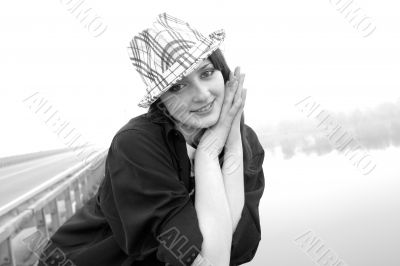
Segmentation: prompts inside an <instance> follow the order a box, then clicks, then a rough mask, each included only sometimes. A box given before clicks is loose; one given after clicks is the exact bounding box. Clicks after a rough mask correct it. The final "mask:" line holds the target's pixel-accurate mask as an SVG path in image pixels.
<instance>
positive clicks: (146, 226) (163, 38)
mask: <svg viewBox="0 0 400 266" xmlns="http://www.w3.org/2000/svg"><path fill="white" fill-rule="evenodd" d="M224 37H225V33H224V31H223V30H219V31H216V32H214V33H212V34H210V35H209V37H205V36H203V35H202V34H201V33H199V32H198V31H197V30H195V29H194V28H192V27H191V26H190V25H189V24H188V23H186V22H184V21H182V20H180V19H178V18H175V17H173V16H171V15H169V14H166V13H162V14H160V15H158V17H157V20H156V22H155V23H154V24H153V28H149V29H146V30H144V31H142V32H141V33H139V34H138V35H136V36H135V37H134V38H133V40H132V41H131V43H130V47H129V53H130V59H131V60H132V63H133V65H134V66H135V67H136V70H137V71H138V73H139V74H140V76H141V78H142V79H143V81H144V82H145V84H146V86H147V88H146V94H145V96H144V97H143V98H142V99H141V101H140V102H139V106H141V107H150V108H149V110H148V112H147V113H145V114H142V115H139V116H137V117H135V118H133V119H131V120H130V121H129V122H128V123H127V124H126V125H124V126H123V127H122V128H121V129H120V130H119V131H118V132H117V134H116V135H115V136H114V138H113V140H112V143H111V146H110V149H109V151H108V155H107V160H106V172H105V178H104V180H103V182H102V184H101V186H100V188H99V190H98V193H97V194H96V195H95V197H93V198H92V199H90V200H89V201H88V202H87V203H86V204H85V205H84V207H83V208H82V209H80V210H78V211H77V213H76V214H75V215H74V216H73V217H71V218H70V219H69V220H68V221H67V222H66V223H65V224H64V225H63V226H61V227H60V228H59V230H57V232H56V233H55V234H54V235H53V236H52V237H51V239H50V241H49V243H48V245H47V246H46V248H45V249H44V251H43V253H42V256H41V259H40V263H39V265H69V264H70V265H104V266H106V265H107V266H109V265H150V266H152V265H174V266H175V265H214V266H227V265H239V264H243V263H245V262H248V261H250V260H252V258H253V257H254V255H255V252H256V250H257V247H258V244H259V241H260V239H261V228H260V219H259V212H258V205H259V201H260V199H261V196H262V194H263V191H264V174H263V169H262V163H263V160H264V150H263V148H262V146H261V145H260V142H259V141H258V138H257V135H256V134H255V132H254V131H253V130H252V129H251V128H250V127H249V126H248V125H246V124H245V123H244V116H243V106H244V102H245V97H246V90H245V89H243V81H244V75H243V74H240V69H239V68H236V70H235V72H234V73H232V72H231V71H230V70H229V67H228V66H227V64H226V62H225V59H224V57H223V55H222V53H221V51H220V49H219V45H220V44H221V43H222V41H223V39H224Z"/></svg>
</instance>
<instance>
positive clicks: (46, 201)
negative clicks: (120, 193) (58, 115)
mask: <svg viewBox="0 0 400 266" xmlns="http://www.w3.org/2000/svg"><path fill="white" fill-rule="evenodd" d="M80 150H83V147H79V148H75V149H74V150H72V149H59V150H51V151H42V152H36V153H30V154H23V155H17V156H11V157H7V158H0V182H1V187H0V266H16V265H36V264H37V262H38V259H39V254H40V250H41V248H43V247H44V244H45V242H47V239H49V237H50V236H51V235H52V234H53V233H54V232H55V231H56V230H57V229H58V228H59V227H60V225H62V224H63V223H64V222H65V221H66V220H67V219H69V218H70V217H71V216H72V215H73V214H74V213H75V211H76V210H77V209H79V208H80V207H81V206H83V204H84V203H85V202H86V201H87V200H89V199H90V198H91V197H92V196H93V195H94V194H95V193H96V191H97V189H98V186H99V184H100V182H101V180H102V178H103V177H104V165H105V158H106V154H107V150H100V151H97V150H96V151H95V152H93V153H91V154H90V156H89V155H88V156H87V157H86V158H85V160H82V157H79V156H77V154H78V153H79V151H80Z"/></svg>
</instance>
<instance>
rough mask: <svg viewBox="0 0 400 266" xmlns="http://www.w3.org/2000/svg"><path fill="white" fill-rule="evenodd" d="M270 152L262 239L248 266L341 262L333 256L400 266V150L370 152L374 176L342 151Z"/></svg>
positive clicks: (367, 265) (373, 265)
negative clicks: (288, 154) (319, 153)
mask: <svg viewBox="0 0 400 266" xmlns="http://www.w3.org/2000/svg"><path fill="white" fill-rule="evenodd" d="M265 152H266V154H265V160H264V165H263V169H264V175H265V183H266V184H265V191H264V195H263V197H262V199H261V202H260V218H261V229H262V239H261V242H260V245H259V248H258V251H257V254H256V256H255V258H254V259H253V261H252V262H250V263H248V264H246V265H254V266H256V265H257V266H262V265H263V266H264V265H271V266H294V265H296V266H303V265H304V266H309V265H336V264H334V263H331V262H327V258H326V257H327V256H328V255H327V254H330V255H332V257H334V258H333V259H332V260H333V261H336V262H337V263H338V264H337V265H338V266H343V265H354V266H399V265H400V242H399V241H400V227H399V225H400V193H399V192H400V160H399V158H400V149H399V148H394V147H390V148H387V149H385V150H369V151H367V152H368V154H370V155H371V158H373V160H374V162H375V163H376V168H375V169H374V170H373V171H372V172H371V173H370V174H368V175H363V174H362V172H361V171H360V170H359V169H358V168H357V167H355V166H353V162H352V161H350V160H349V159H348V158H347V157H345V156H344V155H343V154H339V153H337V152H336V151H334V152H331V153H329V154H326V155H323V156H317V155H310V156H307V155H303V154H297V155H295V156H294V157H292V158H291V159H289V160H285V159H283V158H282V156H281V154H278V153H275V154H270V153H268V151H267V149H265ZM307 237H309V239H308V240H307ZM317 240H318V241H317ZM312 241H314V242H312ZM317 242H318V243H317ZM311 244H315V246H314V248H312V247H311ZM318 246H319V248H320V249H319V250H318V251H317V250H316V248H317V247H318ZM310 250H311V251H310ZM328 250H329V251H328ZM324 253H325V257H324V256H323V255H324ZM321 257H323V258H322V259H321V260H320V261H318V259H319V258H321ZM324 260H325V263H326V264H323V263H324ZM328 261H329V260H328ZM339 262H340V264H339Z"/></svg>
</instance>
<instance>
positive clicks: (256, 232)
mask: <svg viewBox="0 0 400 266" xmlns="http://www.w3.org/2000/svg"><path fill="white" fill-rule="evenodd" d="M247 134H248V140H249V143H250V145H251V149H252V158H251V160H250V167H249V171H245V173H244V186H245V204H244V207H243V211H242V216H241V218H240V220H239V223H238V225H237V227H236V230H235V232H234V234H233V236H232V247H231V262H230V265H231V266H234V265H240V264H243V263H246V262H249V261H251V260H252V259H253V258H254V256H255V254H256V251H257V248H258V244H259V242H260V240H261V226H260V217H259V211H258V206H259V203H260V199H261V197H262V195H263V192H264V186H265V180H264V172H263V168H262V165H263V162H264V149H263V148H262V146H261V144H260V142H259V140H258V138H257V135H256V134H255V132H254V131H253V130H252V129H251V128H250V127H248V126H247Z"/></svg>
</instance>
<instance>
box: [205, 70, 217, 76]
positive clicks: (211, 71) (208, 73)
mask: <svg viewBox="0 0 400 266" xmlns="http://www.w3.org/2000/svg"><path fill="white" fill-rule="evenodd" d="M214 71H215V69H209V70H206V71H204V72H203V74H205V76H206V77H209V76H211V75H212V74H214Z"/></svg>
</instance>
